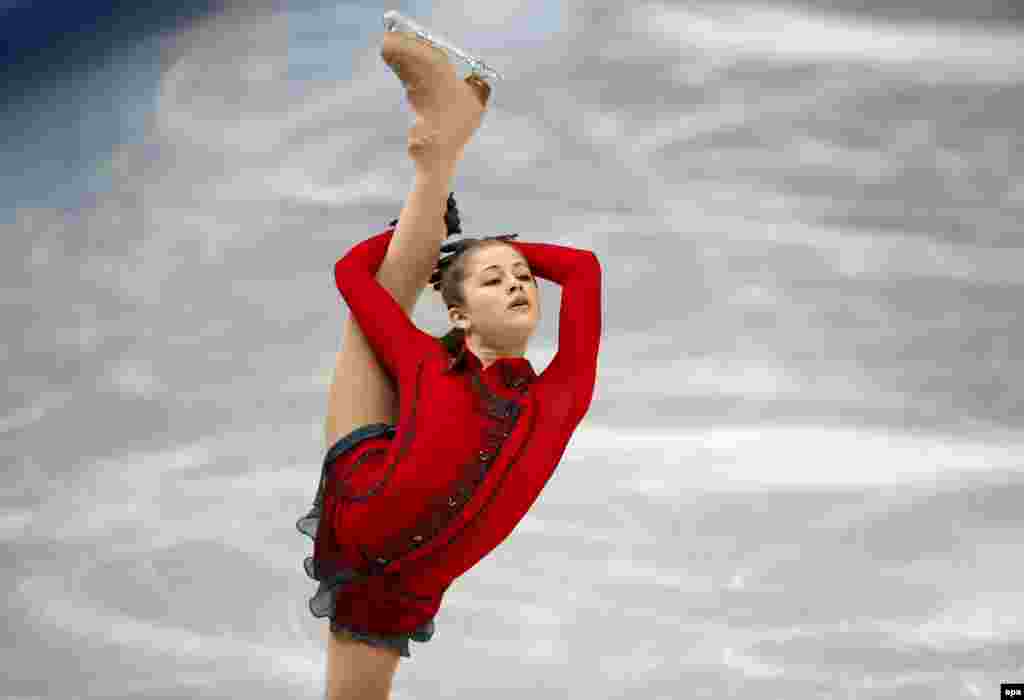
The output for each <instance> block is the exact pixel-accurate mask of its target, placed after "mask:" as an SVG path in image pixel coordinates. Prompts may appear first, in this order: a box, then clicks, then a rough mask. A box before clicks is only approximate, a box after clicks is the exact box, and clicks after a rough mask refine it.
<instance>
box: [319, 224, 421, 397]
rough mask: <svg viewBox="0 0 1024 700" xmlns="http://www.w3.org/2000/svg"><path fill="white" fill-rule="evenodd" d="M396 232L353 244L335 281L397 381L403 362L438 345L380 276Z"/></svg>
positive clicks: (336, 268) (340, 263)
mask: <svg viewBox="0 0 1024 700" xmlns="http://www.w3.org/2000/svg"><path fill="white" fill-rule="evenodd" d="M393 235H394V230H391V229H389V230H387V231H385V232H383V233H379V234H377V235H376V236H373V237H371V238H369V239H367V240H365V241H362V242H361V243H358V244H356V245H355V246H353V247H352V249H351V250H349V251H348V253H346V254H345V256H344V257H342V258H341V259H340V260H338V262H337V263H335V265H334V281H335V283H336V284H337V287H338V291H339V292H341V295H342V296H343V297H344V298H345V303H346V304H348V307H349V309H351V311H352V314H353V316H354V317H355V320H356V322H357V323H358V324H359V328H360V330H362V332H363V335H365V336H366V340H367V341H368V342H369V344H370V346H371V347H372V348H373V351H374V354H375V355H376V356H377V358H378V359H379V360H380V362H381V364H382V365H383V366H384V368H385V369H386V370H387V371H388V373H389V374H391V376H392V377H394V378H395V379H396V381H397V378H398V376H399V366H400V364H401V363H402V362H405V361H409V360H416V359H419V357H421V356H422V355H423V352H426V351H429V349H430V348H434V347H435V346H437V345H438V344H437V340H436V339H435V338H433V337H432V336H430V335H427V334H426V333H424V332H423V331H421V330H420V329H418V328H417V327H416V326H415V325H414V324H413V323H412V321H411V320H409V317H408V316H407V315H406V312H405V311H404V310H403V308H402V307H401V306H400V305H399V304H398V302H396V301H395V298H394V297H393V296H392V295H391V293H390V292H389V291H388V290H387V289H386V288H385V287H383V286H382V285H381V284H380V282H378V281H377V279H376V274H377V271H378V270H379V269H380V266H381V263H382V262H383V261H384V256H385V254H386V253H387V251H388V244H389V243H390V242H391V238H392V236H393ZM413 301H415V300H413Z"/></svg>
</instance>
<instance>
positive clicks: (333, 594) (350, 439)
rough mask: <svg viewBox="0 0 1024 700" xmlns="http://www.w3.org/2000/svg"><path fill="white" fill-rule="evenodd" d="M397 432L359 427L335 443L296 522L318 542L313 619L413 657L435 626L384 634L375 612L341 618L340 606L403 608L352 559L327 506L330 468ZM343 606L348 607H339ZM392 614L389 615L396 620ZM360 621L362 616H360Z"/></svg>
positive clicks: (308, 562) (309, 568)
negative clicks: (412, 643)
mask: <svg viewBox="0 0 1024 700" xmlns="http://www.w3.org/2000/svg"><path fill="white" fill-rule="evenodd" d="M394 434H395V427H394V426H392V425H389V424H387V423H373V424H369V425H364V426H361V427H359V428H356V429H355V430H353V431H352V432H350V433H349V434H348V435H346V436H345V437H343V438H341V439H340V440H338V442H336V443H335V444H334V445H333V446H332V447H331V449H329V450H328V451H327V456H326V457H325V458H324V463H323V468H322V470H321V473H320V484H319V486H318V487H317V494H316V498H315V499H314V501H313V508H312V509H311V510H310V511H309V513H307V514H306V515H304V516H303V517H301V518H299V520H298V521H296V523H295V526H296V527H297V528H298V530H299V532H301V533H302V534H304V535H307V536H309V537H310V538H311V539H312V540H313V556H311V557H306V558H305V560H304V568H305V570H306V575H307V576H309V577H310V578H311V579H313V580H315V581H318V582H319V586H318V588H317V591H316V593H315V594H314V595H313V597H312V598H310V599H309V611H310V612H311V613H312V614H313V616H314V617H318V618H322V617H328V618H330V621H331V631H333V632H335V633H342V632H343V633H345V634H347V635H348V636H350V637H352V638H353V639H356V640H359V641H361V642H365V643H367V644H371V645H373V646H376V647H389V648H391V649H396V650H398V652H399V653H400V654H401V655H402V656H404V657H406V658H409V656H410V654H409V640H410V639H414V640H416V641H417V642H426V641H429V640H430V639H431V638H432V637H433V636H434V621H433V619H431V620H427V621H426V622H425V623H423V624H421V625H420V626H419V627H418V628H417V629H416V630H415V631H414V632H411V633H409V634H384V633H381V632H374V631H372V630H371V629H368V628H369V627H371V626H372V624H373V623H372V617H373V615H372V613H367V614H364V615H362V616H361V619H360V620H358V621H357V620H353V619H343V616H342V615H339V607H340V608H342V609H344V610H347V611H350V612H351V611H360V610H361V611H367V610H372V609H374V606H377V607H376V609H381V608H380V606H382V605H383V606H385V607H387V606H389V604H393V605H392V608H398V607H400V606H401V605H402V599H401V598H400V597H392V596H391V595H390V592H389V591H388V590H387V589H382V588H381V587H380V586H377V585H375V584H374V582H375V581H376V579H374V577H372V576H371V575H369V574H368V573H367V572H366V571H359V570H358V569H357V568H356V567H357V566H359V562H358V560H357V559H356V558H355V557H354V556H353V555H352V554H351V551H352V550H351V547H346V546H344V545H343V544H342V543H341V542H339V540H338V538H337V534H338V533H336V532H335V531H334V530H335V527H334V523H335V522H336V520H335V518H334V517H333V516H334V514H333V512H327V513H325V505H326V507H327V508H328V509H329V510H333V509H334V508H335V507H336V505H335V502H334V499H332V498H330V494H329V489H330V488H331V484H332V479H331V476H332V474H331V466H332V465H334V464H336V463H337V462H338V460H339V458H340V457H342V456H344V455H345V454H346V453H348V452H349V451H350V450H353V449H354V448H355V447H356V446H357V445H360V444H361V443H364V442H366V441H368V440H372V439H375V438H376V439H378V441H381V440H390V439H391V438H392V437H394ZM339 602H341V603H343V605H340V606H339ZM392 611H393V610H391V609H389V610H388V613H387V616H388V617H391V613H392ZM355 616H356V617H359V616H358V615H355Z"/></svg>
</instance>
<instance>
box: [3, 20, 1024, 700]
mask: <svg viewBox="0 0 1024 700" xmlns="http://www.w3.org/2000/svg"><path fill="white" fill-rule="evenodd" d="M153 5H161V6H162V7H161V8H160V9H145V8H142V6H141V5H137V4H134V3H125V2H77V3H74V4H71V3H60V2H56V1H42V0H40V1H34V2H5V3H0V37H2V40H3V47H4V49H3V55H2V58H3V67H2V71H0V124H2V127H0V149H2V150H0V178H2V179H0V227H2V231H0V241H2V242H0V246H2V247H0V275H2V280H3V281H2V285H3V305H2V309H3V327H4V329H5V332H4V336H5V338H6V341H5V342H4V343H3V345H2V352H3V355H2V358H3V363H4V374H5V375H6V377H7V391H6V392H5V394H4V397H3V399H2V401H3V405H2V418H0V426H2V427H0V435H2V451H3V464H4V468H3V477H2V479H3V481H2V488H0V507H2V510H0V536H2V538H3V547H2V548H0V553H2V557H3V567H4V570H5V571H6V572H7V575H5V576H4V577H3V585H4V586H5V588H6V590H5V593H6V596H5V599H6V606H5V609H4V619H5V622H6V624H5V626H4V630H3V631H2V632H0V641H2V645H0V646H2V649H3V651H2V652H0V657H2V660H3V664H2V665H3V667H4V672H3V674H2V679H0V695H2V696H5V697H8V698H72V697H74V698H97V699H99V698H104V699H107V698H182V699H184V698H240V697H249V698H268V699H269V698H280V697H291V698H310V699H313V698H320V697H322V696H323V692H324V669H325V627H326V622H325V621H324V620H321V619H315V618H313V617H312V616H311V614H310V612H309V610H308V608H307V603H308V599H309V597H310V596H312V594H313V592H314V591H315V589H316V586H315V582H314V581H312V580H311V579H309V578H307V577H306V575H305V573H304V571H303V569H302V560H303V558H304V557H306V556H308V555H309V554H311V553H312V543H311V542H310V540H309V539H308V538H306V537H305V536H303V535H302V534H301V533H299V532H298V530H297V529H296V528H295V521H296V520H297V519H298V518H299V517H300V516H302V515H304V514H305V513H306V511H307V510H308V509H309V506H310V505H311V503H312V500H313V497H314V495H315V489H316V485H317V480H318V477H319V472H320V465H321V461H322V459H323V454H324V450H325V445H324V443H323V441H324V437H323V421H324V414H325V410H326V398H327V390H328V388H329V384H330V380H331V376H332V372H333V367H334V359H335V354H336V352H337V350H338V348H339V345H340V341H341V331H342V328H343V321H344V319H345V317H346V315H347V313H348V309H347V307H346V306H345V304H344V302H343V300H342V299H341V297H340V295H339V294H338V292H337V290H336V288H335V285H334V279H333V266H334V263H335V261H336V260H337V259H338V258H339V257H341V256H342V255H344V254H345V252H346V251H347V250H348V249H349V248H351V247H352V246H353V245H354V244H355V243H357V242H359V241H361V240H364V239H365V238H368V237H369V236H371V235H373V234H376V233H378V232H380V231H382V230H383V229H384V228H385V226H386V224H387V222H388V221H390V220H391V219H393V218H395V217H397V216H398V214H399V212H400V210H401V207H402V203H403V201H404V199H405V197H406V195H407V193H408V191H409V189H410V187H411V185H412V178H413V172H414V171H413V167H412V164H411V161H410V160H409V159H408V157H407V155H406V151H405V148H406V146H405V144H406V141H405V140H406V129H407V128H408V126H409V125H410V124H411V112H410V111H409V109H408V107H407V105H406V104H405V97H404V91H403V90H402V87H401V84H400V83H399V81H398V79H397V78H396V77H395V75H394V74H393V73H392V72H391V71H390V70H389V69H388V68H387V66H385V64H384V63H383V62H382V61H381V59H380V57H379V45H380V40H381V35H382V31H383V29H382V21H381V15H382V14H383V12H384V11H385V10H388V9H397V10H399V11H400V12H402V13H404V14H406V15H408V16H410V17H412V18H414V19H416V20H418V21H420V22H422V23H424V24H426V25H427V26H429V27H431V28H432V29H436V30H438V31H439V32H441V33H442V34H445V35H447V36H449V37H450V38H451V39H452V40H453V41H454V42H455V43H457V44H459V45H460V46H462V47H464V48H466V49H467V50H470V51H471V52H474V53H477V54H478V55H480V56H482V57H483V58H484V59H485V60H487V61H488V62H489V63H490V64H491V65H493V66H494V67H496V68H497V69H498V70H499V71H501V72H502V73H503V75H504V76H505V80H504V81H503V82H499V83H497V84H495V86H494V94H493V96H492V99H491V103H490V107H489V110H488V113H487V115H486V117H485V119H484V123H483V126H482V127H481V129H480V131H479V132H478V133H477V135H476V137H475V139H474V141H473V142H472V143H471V145H470V146H469V147H468V148H467V152H466V157H465V159H464V160H463V161H462V163H461V164H460V168H459V171H458V173H457V175H456V179H455V186H454V189H455V193H456V197H457V198H458V202H459V207H460V212H461V214H462V221H463V227H464V230H465V232H466V233H467V234H468V235H495V234H499V233H518V234H519V235H520V237H521V239H522V240H524V241H531V240H532V241H542V242H553V243H561V244H565V245H571V246H574V247H579V248H586V249H590V250H593V251H594V252H595V253H596V254H597V256H598V257H599V259H600V260H601V262H602V266H603V270H604V302H603V303H604V334H603V340H602V349H601V356H600V366H599V372H598V384H597V387H596V390H595V394H594V400H593V403H592V405H591V408H590V411H589V413H588V415H587V416H586V418H585V419H584V421H583V423H582V424H581V425H580V427H579V429H578V430H577V431H576V433H575V435H574V437H573V438H572V441H571V442H570V443H569V447H568V449H567V450H566V453H565V456H564V458H563V460H562V462H561V464H560V466H559V468H558V470H557V471H556V473H555V476H554V477H552V480H551V481H550V482H549V484H548V486H547V488H546V490H545V491H544V493H543V494H542V495H541V497H540V499H539V500H538V501H537V503H536V504H535V505H534V507H533V509H532V510H531V511H530V513H529V514H528V516H527V517H526V519H525V520H523V521H522V523H521V524H520V525H519V527H518V528H517V529H516V531H515V532H514V533H513V534H512V535H511V536H510V537H509V539H508V540H506V542H505V543H503V544H502V545H501V546H500V547H499V548H498V549H496V550H495V551H494V552H493V553H492V554H491V555H490V556H489V557H488V558H486V559H485V560H484V561H482V562H481V563H480V564H479V565H478V566H477V567H476V568H475V569H473V570H472V571H471V572H469V573H468V574H467V575H466V576H464V577H463V578H461V579H459V580H458V581H457V582H456V583H455V584H454V585H453V586H452V588H451V589H450V590H449V592H448V594H447V596H446V599H445V603H444V605H443V607H442V609H441V612H440V613H439V615H438V617H437V619H436V620H435V622H436V633H435V636H434V638H433V639H432V640H431V641H430V642H428V643H425V644H420V643H417V642H413V643H412V659H409V660H404V661H403V662H402V663H401V664H400V667H399V670H398V674H397V676H396V679H395V687H394V693H393V697H394V698H395V699H396V700H411V699H412V698H426V697H436V698H454V697H472V696H474V695H485V696H486V697H488V698H492V699H494V700H498V699H502V698H517V699H518V698H521V697H522V693H523V692H524V691H529V692H531V693H532V695H531V697H535V698H551V699H552V700H555V699H558V700H564V698H567V697H569V698H594V699H605V698H607V699H611V698H616V699H618V698H622V699H627V698H628V699H630V700H632V699H634V698H635V699H637V700H660V699H665V700H668V699H670V698H671V699H678V698H690V697H694V698H696V697H707V698H723V697H741V696H742V697H765V698H767V697H771V698H787V699H794V700H795V699H804V698H808V699H809V698H836V699H845V698H858V699H859V698H895V697H899V698H901V699H903V700H908V699H917V698H920V699H921V700H924V699H928V700H932V699H934V698H942V699H946V698H994V697H996V693H997V692H998V686H999V683H1000V682H1009V681H1017V682H1022V681H1024V668H1022V667H1021V659H1022V658H1024V627H1022V625H1021V618H1022V614H1024V598H1022V596H1021V595H1020V580H1021V575H1022V573H1024V567H1022V566H1021V563H1020V561H1021V559H1020V551H1021V545H1022V543H1024V542H1022V539H1024V537H1022V534H1021V533H1022V529H1021V526H1022V524H1024V511H1022V507H1021V504H1022V503H1024V476H1022V473H1021V472H1022V468H1024V438H1022V436H1021V428H1022V426H1024V408H1022V407H1024V373H1022V371H1021V367H1020V365H1019V364H1018V360H1019V358H1020V357H1021V355H1022V347H1021V346H1022V339H1024V327H1022V323H1021V318H1020V312H1019V309H1020V307H1021V299H1022V293H1024V272H1022V270H1024V243H1022V241H1021V229H1022V224H1024V168H1022V165H1021V163H1022V159H1021V157H1020V156H1021V150H1022V143H1024V136H1022V131H1021V127H1020V123H1021V116H1020V115H1021V111H1022V107H1024V11H1022V9H1021V5H1020V4H1019V3H1017V2H1016V0H976V1H974V2H970V3H966V2H956V1H955V0H886V1H884V2H883V1H882V0H832V1H828V0H821V1H815V0H806V1H804V2H800V1H798V0H794V1H791V2H786V1H785V0H763V1H761V0H748V1H747V2H734V1H732V0H721V1H709V2H685V1H682V0H680V1H678V2H645V3H628V4H622V3H598V2H582V1H580V2H565V3H553V2H552V3H539V2H538V3H513V2H486V3H485V2H447V1H445V2H436V3H431V2H426V1H425V0H423V1H411V0H410V1H405V2H397V3H395V4H386V5H385V4H378V3H375V2H339V3H329V2H316V1H314V0H303V1H299V2H277V3H269V2H267V3H263V4H260V3H251V2H249V3H237V4H230V3H227V4H224V3H221V4H217V5H214V4H212V3H200V2H178V3H159V4H158V3H153ZM559 295H560V292H559V288H558V287H557V286H556V285H554V284H552V283H550V282H547V281H542V282H541V299H542V301H541V304H542V315H543V320H542V322H541V325H540V327H539V329H538V333H537V336H536V337H535V339H534V341H533V344H532V345H531V348H530V351H529V353H528V358H529V359H530V360H531V362H532V363H533V365H534V367H535V368H536V369H537V371H538V372H540V371H542V370H543V368H544V367H546V366H547V364H548V362H550V360H551V358H552V356H553V355H554V352H555V349H556V348H555V343H556V340H557V330H558V307H559V303H560V296H559ZM414 321H416V323H417V324H418V325H419V326H420V327H421V328H423V329H424V330H426V331H428V332H432V333H434V334H435V335H442V334H443V333H444V332H445V331H446V330H447V329H448V322H447V319H446V315H445V313H444V309H443V306H442V304H441V301H440V297H439V295H438V294H436V293H435V292H434V291H433V290H430V289H428V290H426V291H425V292H424V294H423V295H422V297H421V299H420V302H419V305H418V306H417V308H416V310H415V313H414ZM1014 562H1017V563H1016V564H1015V563H1014Z"/></svg>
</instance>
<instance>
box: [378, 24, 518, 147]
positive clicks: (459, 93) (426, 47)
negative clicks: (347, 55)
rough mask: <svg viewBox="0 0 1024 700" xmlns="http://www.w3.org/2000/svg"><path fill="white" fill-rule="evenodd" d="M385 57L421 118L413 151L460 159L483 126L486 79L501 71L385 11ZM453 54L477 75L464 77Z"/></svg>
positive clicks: (487, 95)
mask: <svg viewBox="0 0 1024 700" xmlns="http://www.w3.org/2000/svg"><path fill="white" fill-rule="evenodd" d="M384 27H385V30H386V31H385V33H384V39H383V42H382V45H381V52H380V53H381V58H383V59H384V62H385V63H386V64H387V65H388V66H389V67H390V68H391V69H392V70H393V71H394V72H395V74H396V75H397V76H398V78H399V80H401V81H402V84H403V85H404V86H405V90H406V96H407V97H408V99H409V104H410V105H411V106H412V109H413V112H415V114H416V122H415V124H414V125H413V127H412V128H411V129H410V130H409V155H410V156H411V157H412V158H413V160H415V161H417V162H418V163H446V162H455V161H457V160H458V159H459V158H461V157H462V152H463V149H464V148H465V146H466V144H467V143H468V142H469V139H470V137H471V136H472V135H473V132H475V131H476V130H477V128H479V126H480V122H481V121H482V119H483V113H484V110H485V109H486V105H487V101H488V99H489V98H490V94H491V87H490V85H489V84H488V83H487V82H486V80H485V79H484V78H483V77H482V76H483V75H487V76H491V77H494V76H497V77H500V76H498V74H497V73H496V72H495V71H494V70H493V69H491V68H490V67H488V66H487V65H486V64H484V63H483V62H482V61H479V59H476V58H473V57H472V56H469V55H468V54H466V53H465V52H464V51H462V50H461V49H459V48H458V47H455V46H453V45H451V44H449V43H448V42H447V41H445V40H443V39H441V38H439V37H437V36H436V35H434V34H431V33H430V32H429V31H427V30H426V29H424V28H423V27H421V26H420V25H417V24H415V23H414V22H412V20H409V19H406V18H405V17H403V16H402V15H400V14H399V13H397V12H394V11H392V12H388V13H387V14H385V15H384ZM449 53H452V54H454V55H456V56H458V57H459V58H462V60H464V61H466V62H467V63H469V64H470V66H471V67H472V68H473V71H474V72H473V73H471V74H470V75H469V76H467V77H466V78H465V80H459V79H458V76H457V75H456V73H455V67H454V66H453V65H452V63H451V61H450V60H449Z"/></svg>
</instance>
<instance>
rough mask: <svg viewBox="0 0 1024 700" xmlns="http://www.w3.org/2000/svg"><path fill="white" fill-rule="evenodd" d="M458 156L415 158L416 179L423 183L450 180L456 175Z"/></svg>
mask: <svg viewBox="0 0 1024 700" xmlns="http://www.w3.org/2000/svg"><path fill="white" fill-rule="evenodd" d="M457 162H458V158H451V157H449V158H438V157H434V158H430V157H424V158H419V159H414V160H413V163H414V164H415V165H416V181H417V182H423V183H435V182H438V181H443V182H450V181H451V179H452V178H453V177H454V176H455V165H456V164H457Z"/></svg>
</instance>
